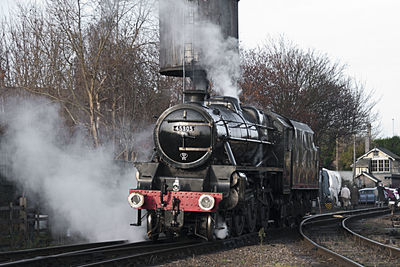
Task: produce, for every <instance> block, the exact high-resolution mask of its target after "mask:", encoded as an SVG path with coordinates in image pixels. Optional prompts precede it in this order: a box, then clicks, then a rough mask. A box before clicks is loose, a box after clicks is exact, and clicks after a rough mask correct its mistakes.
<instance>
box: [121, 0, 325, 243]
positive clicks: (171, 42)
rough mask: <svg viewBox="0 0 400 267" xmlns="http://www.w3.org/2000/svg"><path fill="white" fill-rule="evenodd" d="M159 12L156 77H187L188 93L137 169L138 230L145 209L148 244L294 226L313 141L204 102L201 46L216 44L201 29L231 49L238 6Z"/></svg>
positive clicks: (222, 3) (219, 1)
mask: <svg viewBox="0 0 400 267" xmlns="http://www.w3.org/2000/svg"><path fill="white" fill-rule="evenodd" d="M159 3H160V9H159V10H160V73H161V74H163V75H167V76H176V77H183V78H184V79H183V82H184V83H185V80H186V78H188V77H190V78H191V81H192V86H191V87H190V89H189V90H188V88H186V87H185V86H184V98H185V101H184V104H181V105H176V106H173V107H171V108H169V109H167V110H166V111H165V112H164V113H163V114H161V116H160V117H159V119H158V121H157V123H156V126H155V129H154V142H155V148H156V149H155V151H156V152H155V155H154V157H153V159H152V160H151V161H150V162H146V163H137V164H136V168H137V174H136V178H137V181H138V183H137V188H136V189H132V190H130V195H129V197H128V200H129V203H130V205H131V206H132V207H133V208H136V209H138V211H139V215H138V222H137V223H136V224H137V225H139V224H141V210H142V209H145V210H147V230H148V231H147V234H148V236H149V238H150V239H157V238H158V236H159V234H160V233H165V234H167V235H178V234H181V233H193V234H195V235H198V236H201V237H203V238H205V239H212V238H213V237H214V230H215V229H218V228H220V227H221V225H222V224H223V223H225V224H226V225H227V228H228V230H229V233H230V234H232V235H240V234H242V233H243V231H248V232H253V231H255V230H256V229H257V228H260V227H264V228H265V227H268V225H269V223H272V222H274V223H275V224H277V225H283V224H285V223H286V224H292V223H294V222H295V221H296V220H297V219H298V218H300V217H302V216H303V215H304V214H305V213H306V212H308V211H310V209H311V200H312V199H315V198H316V197H317V193H318V165H319V164H318V149H317V148H316V147H315V145H314V142H313V131H312V130H311V129H310V128H309V127H308V126H307V125H306V124H304V123H301V122H297V121H293V120H289V119H288V118H285V117H283V116H280V115H279V114H276V113H274V112H271V111H268V110H265V111H262V110H259V109H257V108H255V107H251V106H242V105H240V104H239V102H238V100H237V99H236V98H232V97H211V98H210V97H207V96H208V86H209V84H210V83H209V81H208V73H207V69H206V67H205V65H204V64H203V62H204V57H205V55H206V54H207V53H204V52H205V50H206V49H208V48H207V47H208V46H207V45H204V43H207V40H206V39H207V38H209V39H211V40H209V41H210V43H213V42H215V41H216V40H213V39H212V37H210V36H206V35H204V32H205V31H204V29H202V27H204V25H205V22H207V25H209V24H213V25H217V26H218V27H219V29H220V30H221V31H220V33H221V35H222V36H223V38H224V39H228V38H230V39H231V40H232V38H234V39H238V0H213V1H203V0H183V1H177V0H161V1H159ZM171 14H174V15H173V16H171ZM201 33H203V35H201ZM236 50H237V49H236ZM231 52H232V51H231ZM216 62H220V61H216ZM221 62H224V61H221ZM220 89H221V88H220ZM225 224H224V225H225Z"/></svg>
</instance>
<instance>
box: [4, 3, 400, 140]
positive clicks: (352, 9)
mask: <svg viewBox="0 0 400 267" xmlns="http://www.w3.org/2000/svg"><path fill="white" fill-rule="evenodd" d="M28 1H29V0H0V14H2V13H3V14H4V12H7V10H8V9H12V8H15V3H16V2H23V3H24V2H28ZM31 1H33V2H35V1H36V2H40V1H43V0H31ZM399 12H400V1H399V0H241V1H240V2H239V39H240V41H241V43H242V45H244V46H245V47H255V46H257V45H261V44H262V43H263V42H265V40H266V39H267V38H268V37H269V36H271V37H274V38H275V37H279V36H280V35H283V36H285V37H286V39H288V40H290V41H292V42H293V43H294V44H296V45H298V46H299V47H300V48H303V49H308V48H312V49H315V50H318V51H319V52H322V53H326V54H327V55H328V57H329V58H330V59H331V60H332V61H338V62H340V63H341V64H346V65H347V66H348V67H347V74H348V75H349V76H352V77H354V78H355V79H356V80H358V81H361V82H363V83H364V84H365V87H366V89H367V90H375V95H374V97H375V98H376V99H379V100H380V101H379V103H378V105H377V106H376V110H377V111H378V112H379V114H380V124H381V126H382V127H381V130H382V131H381V137H391V136H392V135H393V132H394V134H395V135H400V102H399V101H400V81H399V80H400V33H399V31H400V15H399ZM393 119H394V127H393Z"/></svg>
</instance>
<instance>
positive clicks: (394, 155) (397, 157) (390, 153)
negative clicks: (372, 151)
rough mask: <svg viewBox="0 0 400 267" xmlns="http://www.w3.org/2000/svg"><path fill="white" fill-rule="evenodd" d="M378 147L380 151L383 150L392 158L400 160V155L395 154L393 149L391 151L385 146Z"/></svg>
mask: <svg viewBox="0 0 400 267" xmlns="http://www.w3.org/2000/svg"><path fill="white" fill-rule="evenodd" d="M377 149H379V150H380V151H382V152H383V153H385V154H386V155H388V156H389V157H391V158H394V159H398V160H400V157H399V156H397V155H396V154H394V153H393V152H392V151H390V150H389V149H386V148H383V147H377Z"/></svg>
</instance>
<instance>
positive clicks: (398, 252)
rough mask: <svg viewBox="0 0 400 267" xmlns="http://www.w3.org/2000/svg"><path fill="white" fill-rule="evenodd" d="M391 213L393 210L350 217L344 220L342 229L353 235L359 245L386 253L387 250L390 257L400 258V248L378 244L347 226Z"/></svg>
mask: <svg viewBox="0 0 400 267" xmlns="http://www.w3.org/2000/svg"><path fill="white" fill-rule="evenodd" d="M390 212H391V210H383V211H376V212H371V213H366V214H357V215H353V216H350V217H348V218H346V219H344V220H343V221H342V227H343V229H345V230H346V231H347V232H348V233H349V234H351V235H352V236H353V238H354V240H355V241H358V242H359V243H364V244H365V245H367V246H370V247H372V248H374V249H379V250H384V251H385V250H386V251H387V252H388V254H389V256H391V257H392V256H397V257H400V248H397V247H393V246H390V245H386V244H383V243H381V242H378V241H376V240H373V239H370V238H367V237H365V236H362V235H360V234H358V233H356V232H354V231H352V230H351V229H350V228H349V227H348V226H347V225H346V223H350V222H351V221H353V220H359V219H362V218H369V217H372V216H374V215H376V214H386V213H390Z"/></svg>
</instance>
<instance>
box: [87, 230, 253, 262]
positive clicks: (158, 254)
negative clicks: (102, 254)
mask: <svg viewBox="0 0 400 267" xmlns="http://www.w3.org/2000/svg"><path fill="white" fill-rule="evenodd" d="M258 241H259V239H258V234H257V233H251V234H247V235H242V236H239V237H235V238H229V239H224V240H216V241H208V242H206V241H203V242H201V243H198V244H193V245H189V246H177V247H173V248H167V249H163V250H158V251H151V252H145V253H140V254H137V255H132V256H126V257H120V258H115V259H111V260H105V261H98V262H93V263H89V264H84V265H79V266H80V267H83V266H85V267H88V266H125V265H127V266H148V265H154V264H157V263H159V262H166V261H168V260H171V259H174V260H175V259H178V258H184V257H188V256H192V255H200V254H204V253H210V252H216V251H222V250H227V249H232V248H237V247H241V246H245V245H253V244H256V243H258Z"/></svg>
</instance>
